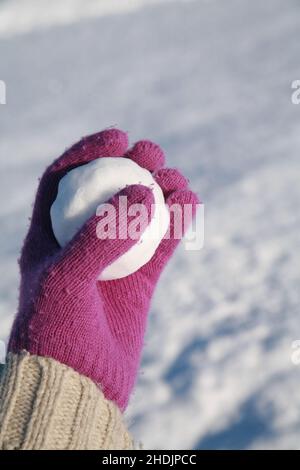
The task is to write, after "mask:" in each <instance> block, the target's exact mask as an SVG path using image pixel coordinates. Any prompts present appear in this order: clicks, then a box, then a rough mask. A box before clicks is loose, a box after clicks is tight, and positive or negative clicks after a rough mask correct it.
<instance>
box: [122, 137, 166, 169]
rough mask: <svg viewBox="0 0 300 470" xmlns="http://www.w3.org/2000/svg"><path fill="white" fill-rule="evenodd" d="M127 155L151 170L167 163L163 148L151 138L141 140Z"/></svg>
mask: <svg viewBox="0 0 300 470" xmlns="http://www.w3.org/2000/svg"><path fill="white" fill-rule="evenodd" d="M125 156H126V157H127V158H130V159H131V160H133V161H134V162H135V163H137V164H138V165H140V166H141V167H143V168H145V169H146V170H149V171H151V172H154V171H157V170H159V169H160V168H162V167H163V166H164V164H165V155H164V152H163V150H162V149H161V148H160V147H159V145H157V144H155V143H154V142H151V141H150V140H140V141H139V142H137V143H136V144H135V145H134V146H133V147H132V148H131V149H130V150H128V152H127V153H126V155H125Z"/></svg>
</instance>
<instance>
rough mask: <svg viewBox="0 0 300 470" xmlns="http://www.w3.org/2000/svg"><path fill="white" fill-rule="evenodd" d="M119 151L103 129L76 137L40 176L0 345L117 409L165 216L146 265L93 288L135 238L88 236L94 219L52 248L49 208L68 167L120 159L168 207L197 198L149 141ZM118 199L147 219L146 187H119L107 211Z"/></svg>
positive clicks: (126, 391)
mask: <svg viewBox="0 0 300 470" xmlns="http://www.w3.org/2000/svg"><path fill="white" fill-rule="evenodd" d="M127 147H128V139H127V134H126V133H124V132H122V131H119V130H116V129H110V130H105V131H103V132H100V133H97V134H94V135H91V136H89V137H86V138H83V139H82V140H80V142H78V143H77V144H75V145H73V146H72V147H71V148H70V149H69V150H67V151H66V152H65V153H64V154H63V155H62V156H61V157H60V158H58V159H57V160H56V161H55V162H54V163H53V164H52V165H51V166H50V167H49V168H48V169H47V170H46V172H45V174H44V175H43V177H42V179H41V182H40V185H39V188H38V192H37V196H36V201H35V205H34V210H33V216H32V220H31V225H30V228H29V232H28V235H27V237H26V239H25V242H24V246H23V250H22V254H21V259H20V270H21V287H20V300H19V309H18V313H17V316H16V318H15V322H14V325H13V329H12V333H11V337H10V341H9V351H11V352H15V353H17V352H20V351H22V350H26V351H28V352H30V353H31V354H36V355H40V356H46V357H51V358H53V359H56V360H57V361H59V362H61V363H63V364H66V365H68V366H70V367H72V368H73V369H74V370H76V371H77V372H79V373H81V374H83V375H85V376H87V377H89V378H90V379H91V380H93V381H94V382H95V383H96V384H97V385H98V386H99V387H100V388H101V389H102V390H103V392H104V395H105V396H106V398H107V399H109V400H112V401H114V402H115V403H116V404H117V405H118V406H119V407H120V409H121V410H124V409H125V408H126V405H127V403H128V400H129V396H130V392H131V391H132V388H133V386H134V383H135V380H136V375H137V371H138V367H139V363H140V357H141V351H142V346H143V341H144V334H145V328H146V322H147V314H148V311H149V306H150V301H151V298H152V296H153V292H154V288H155V286H156V283H157V281H158V278H159V276H160V274H161V272H162V270H163V268H164V266H165V265H166V263H167V261H168V260H169V259H170V257H171V255H172V254H173V252H174V250H175V248H176V246H177V245H178V243H179V240H178V239H175V238H174V234H173V230H174V227H173V225H174V217H173V216H172V214H171V226H170V237H166V238H165V239H164V240H163V241H162V242H161V244H160V246H159V248H158V250H157V252H156V254H155V255H154V256H153V258H152V259H151V261H150V262H149V263H148V264H146V265H145V266H143V267H142V268H141V269H140V270H139V271H138V272H136V273H134V274H132V275H130V276H128V277H125V278H123V279H118V280H115V281H106V282H100V281H98V280H97V278H98V277H99V274H100V273H101V270H104V269H105V268H106V267H107V266H109V265H110V264H111V263H112V262H114V261H115V260H116V259H118V258H119V257H120V256H121V255H122V254H124V253H125V252H126V251H127V250H128V249H129V248H131V247H132V246H133V245H134V243H136V242H137V241H136V240H131V239H130V238H128V237H127V238H126V237H124V236H122V237H121V236H120V237H119V238H118V239H116V240H110V239H107V240H100V239H98V238H97V236H96V225H97V223H98V222H99V217H96V215H95V216H93V217H91V219H90V220H89V221H88V222H87V223H86V224H85V225H84V226H83V227H82V229H81V230H80V232H79V233H78V234H77V235H76V236H75V237H74V239H73V240H72V241H71V242H70V243H69V244H68V245H67V246H66V247H65V248H63V249H62V248H60V247H59V245H58V243H57V242H56V240H55V237H54V235H53V231H52V226H51V220H50V207H51V205H52V203H53V201H54V200H55V198H56V196H57V189H58V183H59V181H60V179H61V178H62V177H63V176H64V175H65V174H66V173H67V172H68V171H70V170H71V169H73V168H75V167H76V166H79V165H83V164H85V163H87V162H90V161H91V160H94V159H96V158H105V157H120V158H131V159H132V160H134V161H136V162H137V163H138V164H139V165H141V166H143V167H144V168H147V169H148V170H150V171H151V172H153V173H154V176H155V179H156V181H157V182H158V184H159V185H160V186H161V188H162V190H163V192H164V195H165V198H166V202H167V204H168V205H169V206H170V205H172V204H178V205H179V206H181V207H182V206H184V204H191V205H192V207H193V211H192V213H193V214H195V210H196V206H197V203H198V198H197V196H196V195H195V194H194V193H193V192H192V191H191V190H189V189H188V182H187V180H186V179H185V178H184V177H183V176H182V175H181V174H180V173H179V172H178V171H177V170H172V169H167V168H162V167H163V165H164V160H165V159H164V154H163V152H162V150H161V149H160V148H159V147H158V146H157V145H156V144H154V143H152V142H150V141H141V142H138V143H137V144H135V146H133V148H132V149H131V150H127ZM120 195H122V196H127V204H128V207H130V206H131V205H132V204H136V203H142V204H144V205H145V206H146V208H147V210H148V214H149V217H148V218H149V220H148V223H149V222H150V213H151V205H152V204H153V202H154V200H153V195H152V191H151V190H150V189H148V188H146V187H144V186H140V185H134V186H129V187H128V188H125V189H124V190H122V191H121V193H119V194H117V195H115V196H114V197H113V198H112V199H111V200H110V201H109V202H110V203H111V204H113V205H114V206H115V208H116V210H117V211H119V210H121V209H122V208H120V207H119V197H120ZM122 216H123V215H122ZM126 216H127V217H128V220H129V221H130V217H129V216H128V214H127V215H126ZM117 220H118V219H117ZM189 222H190V221H189ZM187 227H188V224H186V226H185V227H184V230H186V229H187ZM122 235H124V234H122Z"/></svg>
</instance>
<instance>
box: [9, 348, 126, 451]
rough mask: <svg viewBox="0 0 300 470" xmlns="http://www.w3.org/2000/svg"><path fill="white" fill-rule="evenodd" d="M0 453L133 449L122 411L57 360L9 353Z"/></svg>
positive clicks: (94, 387)
mask: <svg viewBox="0 0 300 470" xmlns="http://www.w3.org/2000/svg"><path fill="white" fill-rule="evenodd" d="M0 449H34V450H37V449H51V450H54V449H80V450H83V449H120V450H121V449H133V441H132V438H131V437H130V435H129V433H128V431H127V429H126V427H125V425H124V423H123V419H122V415H121V412H120V410H119V409H118V407H117V406H116V405H115V404H113V403H112V402H111V401H108V400H106V399H105V397H104V395H103V393H102V392H101V391H100V390H99V388H98V387H97V386H96V385H95V384H94V383H93V382H92V381H91V380H90V379H88V378H86V377H84V376H82V375H80V374H79V373H77V372H75V371H74V370H73V369H71V368H70V367H68V366H65V365H63V364H61V363H59V362H57V361H55V360H54V359H51V358H45V357H40V356H35V355H31V354H29V353H28V352H26V351H23V352H22V353H21V354H13V353H9V354H8V356H7V362H6V364H5V367H4V368H3V371H2V374H1V377H0Z"/></svg>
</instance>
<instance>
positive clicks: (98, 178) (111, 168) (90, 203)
mask: <svg viewBox="0 0 300 470" xmlns="http://www.w3.org/2000/svg"><path fill="white" fill-rule="evenodd" d="M133 184H140V185H143V186H146V187H148V188H150V189H151V190H152V191H153V197H154V207H153V209H154V210H153V217H152V218H151V222H150V223H149V225H148V226H147V227H146V229H145V231H144V232H143V233H142V235H141V236H140V234H139V231H138V227H136V229H137V230H135V231H134V233H133V232H132V229H131V228H130V226H129V227H128V231H129V235H130V236H132V237H136V238H134V239H135V240H138V241H137V243H136V244H135V245H134V246H132V247H131V248H130V249H129V250H128V251H127V252H126V253H124V254H123V255H122V256H120V258H118V259H117V260H116V261H115V262H114V263H112V264H110V265H109V266H108V267H107V268H106V269H104V271H102V273H101V274H100V276H99V280H102V281H110V280H113V279H121V278H122V277H126V276H129V275H130V274H132V273H135V272H136V271H138V269H140V268H141V267H142V266H144V264H146V263H148V261H150V259H151V258H152V257H153V255H154V254H155V252H156V249H157V247H158V246H159V244H160V242H161V241H162V239H163V237H164V236H165V234H166V233H167V230H168V228H169V222H170V216H169V211H168V209H167V207H166V204H165V198H164V195H163V192H162V190H161V188H160V186H159V185H158V184H157V183H156V181H155V180H154V178H153V176H152V174H151V173H150V171H148V170H145V169H144V168H141V167H140V166H139V165H138V164H137V163H135V162H134V161H132V160H130V159H129V158H120V157H117V158H100V159H98V160H94V161H92V162H90V163H88V164H86V165H82V166H80V167H78V168H75V169H73V170H72V171H70V172H69V173H67V174H66V176H64V178H62V179H61V181H60V183H59V186H58V194H57V198H56V199H55V201H54V203H53V205H52V207H51V210H50V213H51V221H52V228H53V233H54V235H55V237H56V240H57V241H58V243H59V244H60V246H66V245H67V243H68V242H69V241H71V240H72V238H73V237H74V236H75V234H76V233H77V232H78V231H79V230H80V228H81V227H82V226H83V225H84V223H85V222H87V220H88V219H89V218H90V217H92V216H93V215H95V214H96V213H97V214H98V215H99V216H100V215H101V214H102V215H104V214H105V211H106V210H107V204H104V203H106V202H107V201H109V199H111V198H112V197H113V196H114V195H115V194H116V193H118V192H119V191H121V189H124V188H126V186H130V185H133ZM123 197H124V196H123ZM103 204H104V205H103ZM101 205H102V208H101ZM136 209H138V210H139V209H140V208H139V207H136ZM108 214H111V212H110V208H108ZM140 214H141V213H140ZM136 215H137V217H138V216H139V215H138V213H137V214H136ZM111 220H113V219H111ZM136 220H138V219H136ZM104 221H105V223H107V215H106V216H105V217H104ZM98 228H100V227H98ZM131 232H132V233H131ZM135 232H136V233H135ZM97 233H98V236H99V238H100V237H105V238H106V237H107V236H110V237H114V238H116V236H117V233H116V224H113V227H111V224H109V227H108V228H106V230H105V232H103V233H102V234H101V233H99V230H98V232H97Z"/></svg>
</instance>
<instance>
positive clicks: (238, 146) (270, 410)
mask: <svg viewBox="0 0 300 470" xmlns="http://www.w3.org/2000/svg"><path fill="white" fill-rule="evenodd" d="M122 2H123V0H120V2H119V3H120V5H121V3H122ZM23 3H24V4H25V3H26V4H27V5H28V9H29V10H31V6H33V5H34V3H37V2H33V3H32V2H31V1H28V2H22V1H21V0H19V1H18V0H14V1H2V2H0V18H1V17H2V13H3V12H5V11H6V12H7V11H9V10H10V8H11V12H12V13H11V15H13V13H14V12H15V11H16V8H20V10H19V11H20V12H22V11H23V9H24V7H23V6H22V5H23ZM59 3H60V5H61V4H62V3H64V2H62V1H60V2H59ZM75 3H76V2H74V5H75ZM87 3H89V2H85V5H87ZM53 5H56V6H55V7H53V8H52V2H51V5H50V2H48V4H47V14H48V15H49V17H50V16H52V17H54V16H55V15H57V14H58V11H59V10H58V8H59V9H60V8H61V7H60V6H59V7H57V2H54V3H53ZM32 11H33V10H31V13H32V15H34V12H32ZM31 13H30V12H29V13H28V15H30V14H31ZM123 13H124V14H116V15H107V16H102V17H95V16H94V15H92V16H93V17H90V18H87V17H86V15H83V16H85V19H84V21H79V16H80V15H78V17H77V20H76V21H75V22H69V21H56V20H55V21H51V25H49V27H47V28H46V29H43V28H41V29H40V30H39V25H40V23H42V19H41V20H39V19H36V20H34V22H32V23H30V21H28V23H27V26H26V28H25V30H26V31H27V33H26V34H21V33H22V31H21V28H19V27H15V28H14V26H13V24H12V23H13V22H12V21H10V22H9V21H8V20H7V22H6V23H5V24H6V25H7V26H6V28H7V30H10V31H11V34H6V36H5V35H4V34H3V35H2V39H1V43H0V57H1V60H0V79H1V80H5V82H6V85H7V104H6V105H5V106H4V105H1V106H0V129H1V139H0V155H1V163H0V165H1V184H0V196H1V204H0V220H1V232H0V247H1V248H0V249H1V267H0V269H1V278H0V279H1V282H0V318H1V322H0V328H1V329H0V339H4V338H6V337H7V334H8V331H9V327H10V325H11V322H12V318H13V315H14V312H15V311H16V305H17V295H18V282H19V278H18V269H17V258H18V255H19V250H20V247H21V243H22V239H23V238H24V235H25V232H26V229H27V225H28V221H27V217H29V215H30V212H31V203H32V201H33V197H34V192H35V190H36V186H37V178H38V176H39V175H40V174H41V172H42V171H43V169H44V168H45V166H46V165H47V164H48V163H49V161H51V159H53V158H54V157H56V156H57V155H58V154H60V153H61V152H62V151H63V150H64V148H65V147H66V146H69V145H70V144H71V143H72V142H75V141H76V140H77V139H78V138H79V137H81V136H82V135H85V134H88V133H92V132H94V131H97V130H99V129H102V128H104V127H107V126H111V125H116V126H119V127H120V128H123V129H124V130H129V136H130V139H131V141H132V142H134V141H135V140H137V139H139V138H149V139H153V140H154V141H157V142H158V143H160V144H161V145H162V147H163V148H164V150H165V152H166V154H167V158H168V162H169V165H171V166H176V167H179V168H180V169H181V170H183V171H184V173H185V174H187V176H188V177H189V178H190V180H191V185H192V187H193V188H195V190H196V191H197V192H198V193H199V195H200V196H201V199H202V200H203V201H204V203H205V208H206V209H205V215H206V220H205V224H206V233H205V246H204V249H203V250H202V251H200V252H194V251H193V252H187V251H184V250H183V248H181V249H180V250H179V251H178V252H177V255H176V256H175V258H174V259H173V260H172V262H171V263H170V265H169V266H168V268H167V270H166V272H165V273H164V275H163V276H162V279H161V281H160V284H159V287H158V290H157V292H156V296H155V299H154V303H153V305H152V309H151V310H152V311H151V316H150V321H149V329H148V334H147V339H146V347H145V350H144V356H143V366H142V373H141V375H140V377H139V382H138V386H137V389H136V392H135V395H134V397H133V399H132V402H131V404H130V407H129V410H128V414H127V416H128V419H129V421H130V423H131V425H132V426H131V429H132V431H133V433H134V435H135V437H136V438H137V439H138V440H142V441H143V443H144V447H145V448H175V449H176V448H227V449H229V448H242V449H246V448H256V449H259V448H275V449H280V448H281V449H282V448H289V449H294V448H295V449H296V448H299V439H300V415H299V409H300V396H299V393H298V390H299V375H300V369H299V366H296V365H295V364H293V362H292V361H291V355H292V353H293V352H294V351H293V350H292V347H291V345H292V342H293V341H295V340H299V339H300V321H299V313H300V309H299V303H300V302H299V301H300V298H299V297H300V290H299V282H300V272H299V271H300V270H299V265H300V263H299V261H300V259H299V258H300V233H299V232H300V230H299V229H300V217H299V200H300V185H299V171H300V160H299V147H300V133H299V129H300V106H297V105H293V104H292V102H291V93H292V91H293V90H292V89H291V83H292V82H293V81H294V80H297V79H299V78H300V69H299V40H298V37H299V27H300V16H299V5H298V2H296V0H265V1H264V2H262V1H260V0H227V1H226V2H225V1H222V0H211V1H194V2H179V1H178V2H176V1H174V2H162V3H161V4H160V3H157V4H156V5H151V4H150V3H149V5H148V6H143V8H139V9H136V10H132V11H129V10H128V11H127V12H125V11H124V12H123ZM11 17H12V16H11ZM36 18H38V16H37V17H36ZM16 21H19V20H16ZM20 21H21V20H20ZM58 23H60V24H58ZM67 23H69V24H67ZM2 24H3V23H2ZM3 28H4V27H3V26H2V31H3ZM4 29H5V28H4ZM16 29H18V34H16ZM30 30H32V31H30Z"/></svg>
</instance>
